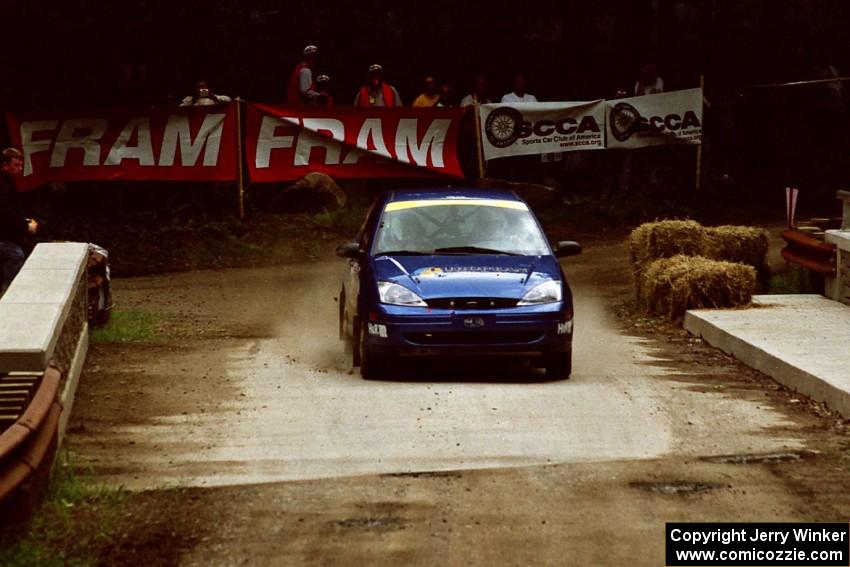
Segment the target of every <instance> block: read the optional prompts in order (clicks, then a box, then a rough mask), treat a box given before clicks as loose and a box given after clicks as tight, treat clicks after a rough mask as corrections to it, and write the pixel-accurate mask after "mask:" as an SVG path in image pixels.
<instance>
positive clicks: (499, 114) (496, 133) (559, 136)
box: [479, 100, 605, 160]
mask: <svg viewBox="0 0 850 567" xmlns="http://www.w3.org/2000/svg"><path fill="white" fill-rule="evenodd" d="M479 117H480V119H481V120H480V121H481V144H482V146H483V148H484V158H485V159H488V160H489V159H493V158H500V157H507V156H520V155H528V154H543V153H553V152H568V151H575V150H597V149H603V148H604V147H605V135H604V133H603V129H604V127H605V105H604V103H603V101H602V100H594V101H590V102H536V103H514V104H510V105H508V104H482V105H481V106H480V107H479Z"/></svg>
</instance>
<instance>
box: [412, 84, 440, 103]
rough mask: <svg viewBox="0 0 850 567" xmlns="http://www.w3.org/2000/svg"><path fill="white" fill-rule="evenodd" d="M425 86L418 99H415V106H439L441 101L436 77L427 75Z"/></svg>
mask: <svg viewBox="0 0 850 567" xmlns="http://www.w3.org/2000/svg"><path fill="white" fill-rule="evenodd" d="M424 84H425V88H424V90H423V92H422V94H420V95H419V96H418V97H416V100H414V101H413V106H414V107H417V108H426V107H430V106H437V103H438V102H440V93H439V92H438V90H437V81H436V80H434V77H425V83H424Z"/></svg>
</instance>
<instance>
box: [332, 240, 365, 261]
mask: <svg viewBox="0 0 850 567" xmlns="http://www.w3.org/2000/svg"><path fill="white" fill-rule="evenodd" d="M363 254H364V252H363V250H361V249H360V243H359V242H346V243H345V244H340V245H339V246H337V247H336V255H337V256H339V257H340V258H354V259H355V260H356V259H358V258H362V257H363Z"/></svg>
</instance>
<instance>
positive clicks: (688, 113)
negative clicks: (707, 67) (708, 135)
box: [605, 89, 702, 148]
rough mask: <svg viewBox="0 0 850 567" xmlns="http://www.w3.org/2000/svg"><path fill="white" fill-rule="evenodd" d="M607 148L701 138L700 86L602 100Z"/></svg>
mask: <svg viewBox="0 0 850 567" xmlns="http://www.w3.org/2000/svg"><path fill="white" fill-rule="evenodd" d="M605 106H606V111H607V112H606V122H607V125H608V147H609V148H642V147H644V146H660V145H664V144H699V143H701V141H702V89H688V90H684V91H673V92H669V93H659V94H653V95H646V96H636V97H632V98H626V99H621V100H609V101H606V102H605Z"/></svg>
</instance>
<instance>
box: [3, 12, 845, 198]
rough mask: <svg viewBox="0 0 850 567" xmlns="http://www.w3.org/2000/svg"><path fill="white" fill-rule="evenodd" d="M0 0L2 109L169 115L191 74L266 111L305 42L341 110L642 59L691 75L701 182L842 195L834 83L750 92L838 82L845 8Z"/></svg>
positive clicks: (841, 100) (667, 77)
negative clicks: (363, 92)
mask: <svg viewBox="0 0 850 567" xmlns="http://www.w3.org/2000/svg"><path fill="white" fill-rule="evenodd" d="M1 3H2V14H0V17H2V33H0V41H2V42H3V51H2V53H3V55H2V57H0V65H2V69H0V72H2V82H1V83H0V110H9V109H12V110H51V109H60V110H69V109H75V108H85V107H101V106H136V105H160V104H171V103H174V102H175V101H178V100H180V98H182V97H183V96H185V95H187V94H189V93H190V92H191V89H192V85H193V84H194V82H195V81H196V80H197V79H198V78H205V79H206V80H207V81H208V82H209V84H210V85H211V87H212V88H213V89H214V90H215V91H216V92H218V93H221V94H227V95H230V96H241V97H242V98H244V99H249V100H256V101H263V102H279V101H282V100H283V97H284V93H285V89H286V84H287V81H288V78H289V76H290V73H291V72H292V68H293V66H294V65H295V64H296V63H297V62H298V61H299V60H300V53H301V50H302V49H303V47H304V46H305V45H306V44H311V43H312V44H317V45H318V46H319V48H320V50H321V60H320V63H319V69H318V71H319V72H322V73H327V74H328V75H330V76H331V77H332V79H333V85H332V88H331V90H332V92H333V94H334V95H335V97H336V99H337V102H338V103H339V104H350V102H349V101H351V100H353V97H354V94H355V92H356V90H357V88H358V87H359V85H360V84H361V81H362V80H363V79H364V76H365V73H366V69H367V67H368V65H369V64H371V63H373V62H380V63H381V64H382V65H383V66H384V68H385V70H386V78H387V80H388V81H389V82H391V83H393V84H395V85H396V86H397V87H398V89H399V90H400V92H401V95H402V98H403V100H404V101H405V102H406V103H407V104H409V103H410V102H411V101H412V100H413V98H414V97H415V96H416V95H417V94H418V92H419V84H420V82H421V79H422V78H423V77H424V76H425V75H435V76H436V77H437V79H438V81H445V82H448V83H449V84H451V85H452V86H453V89H454V96H455V97H456V98H455V100H459V99H460V97H462V96H463V95H465V94H466V93H467V92H468V90H469V86H470V83H471V80H472V78H473V77H474V76H475V75H476V74H479V73H480V74H484V75H485V76H486V77H488V79H489V81H490V85H491V96H493V97H494V98H498V97H500V96H501V95H502V94H504V93H505V92H508V91H509V90H510V80H511V77H512V75H513V74H514V73H516V72H523V73H525V74H526V76H527V78H528V84H529V92H532V93H533V94H535V95H537V97H538V98H539V99H540V100H570V99H572V100H577V99H593V98H603V97H610V96H611V95H612V93H613V92H614V91H615V89H616V88H617V87H620V86H624V87H626V88H629V89H631V88H632V87H633V85H634V83H635V81H636V80H637V78H638V74H639V69H640V67H641V65H642V64H643V63H645V62H655V63H657V65H658V68H659V72H660V75H661V77H662V78H663V79H664V81H665V86H666V90H675V89H680V88H690V87H695V86H698V84H699V77H700V75H701V74H702V75H704V76H705V85H706V88H705V93H706V98H707V101H708V103H709V106H708V107H707V109H706V117H705V122H706V123H705V140H706V145H705V150H706V153H707V155H706V164H705V169H706V171H705V175H706V177H707V183H708V185H710V184H711V179H712V178H713V177H716V178H718V179H721V178H722V179H724V180H735V181H736V185H735V187H737V188H738V189H739V190H741V191H746V192H749V193H752V192H757V190H759V189H758V188H760V187H767V188H770V190H773V189H775V188H776V187H781V186H784V185H785V184H794V185H797V186H800V187H801V188H804V189H810V190H811V191H813V192H815V193H817V194H818V195H821V196H823V197H824V198H828V199H831V195H832V193H833V192H834V190H835V189H836V188H845V186H847V185H850V184H848V183H847V182H848V181H850V174H848V171H850V161H848V159H847V155H848V154H850V152H848V144H847V131H848V119H847V116H848V113H847V110H846V108H847V103H848V102H850V100H848V96H847V91H848V89H850V83H844V84H843V90H839V91H837V90H836V89H835V88H834V87H835V86H836V85H838V83H833V84H832V86H830V85H814V86H807V87H785V88H761V87H756V85H760V84H763V83H774V82H782V81H794V80H805V79H817V78H823V77H827V76H834V74H835V73H838V74H840V75H846V74H848V72H850V41H848V40H847V32H848V29H849V28H850V2H847V1H846V0H728V1H727V0H630V1H588V0H583V1H576V0H536V1H534V2H517V1H511V2H507V1H502V0H495V1H490V2H456V1H450V0H423V1H416V2H405V1H403V0H392V1H390V0H373V1H371V2H350V1H349V2H328V1H322V0H310V1H305V0H298V1H280V0H206V1H204V2H181V1H178V0H124V1H118V0H111V1H108V0H61V1H60V0H53V1H47V0H17V1H10V0H2V2H1ZM5 135H6V134H5V133H3V137H5ZM4 141H5V140H4ZM579 165H581V164H579ZM569 168H570V165H569V163H568V164H567V165H565V170H566V169H569ZM691 168H692V164H691V165H690V166H688V168H686V169H691ZM572 174H573V172H572V171H565V172H564V175H565V176H567V177H569V176H570V175H572Z"/></svg>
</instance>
